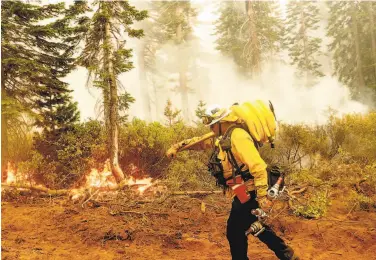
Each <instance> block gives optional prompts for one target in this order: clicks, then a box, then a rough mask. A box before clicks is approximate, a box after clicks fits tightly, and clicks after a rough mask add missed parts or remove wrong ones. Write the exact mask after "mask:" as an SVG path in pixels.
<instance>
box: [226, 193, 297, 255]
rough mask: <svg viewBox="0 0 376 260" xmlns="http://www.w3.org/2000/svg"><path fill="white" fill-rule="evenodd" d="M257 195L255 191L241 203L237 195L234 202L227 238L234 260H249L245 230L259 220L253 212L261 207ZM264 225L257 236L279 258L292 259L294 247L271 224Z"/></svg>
mask: <svg viewBox="0 0 376 260" xmlns="http://www.w3.org/2000/svg"><path fill="white" fill-rule="evenodd" d="M255 197H256V196H255V194H254V193H253V194H252V198H251V199H250V200H249V201H247V202H246V203H244V204H241V203H240V201H239V199H238V198H237V197H235V198H234V201H233V202H232V208H231V213H230V217H229V218H228V221H227V239H228V242H229V244H230V250H231V255H232V259H233V260H245V259H246V260H248V257H247V251H248V240H247V236H246V235H245V231H246V230H248V228H249V227H250V226H251V224H252V223H253V222H255V221H256V220H257V217H256V216H254V215H252V214H251V210H252V209H256V208H258V207H259V205H258V202H257V201H256V200H255ZM264 226H265V230H264V231H263V232H262V233H261V234H259V235H258V236H257V238H258V239H260V241H261V242H263V243H265V244H266V245H267V246H268V247H269V249H271V250H272V251H273V252H274V253H275V255H276V256H277V257H278V258H279V259H283V260H290V259H291V258H292V256H293V254H294V251H293V250H292V248H291V247H289V246H287V245H286V244H285V242H284V241H283V240H282V239H281V238H280V237H278V236H277V235H276V234H275V233H274V231H273V230H272V229H271V228H270V227H269V226H267V225H264Z"/></svg>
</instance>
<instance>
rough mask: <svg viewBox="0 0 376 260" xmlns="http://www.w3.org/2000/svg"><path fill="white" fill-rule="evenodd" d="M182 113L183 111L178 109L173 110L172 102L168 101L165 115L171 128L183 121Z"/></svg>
mask: <svg viewBox="0 0 376 260" xmlns="http://www.w3.org/2000/svg"><path fill="white" fill-rule="evenodd" d="M180 113H181V110H178V109H175V110H174V109H173V108H172V103H171V100H170V99H168V100H167V103H166V106H165V110H164V115H165V117H166V122H167V125H168V126H169V127H171V126H173V125H174V124H176V123H178V122H179V121H181V119H180Z"/></svg>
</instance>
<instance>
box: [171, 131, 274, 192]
mask: <svg viewBox="0 0 376 260" xmlns="http://www.w3.org/2000/svg"><path fill="white" fill-rule="evenodd" d="M219 140H220V139H216V140H215V139H214V138H210V139H206V140H203V141H202V137H193V138H191V139H188V140H184V141H182V142H180V143H179V144H178V147H176V148H177V149H178V150H179V148H183V147H184V146H186V145H189V148H188V149H189V150H203V149H210V148H213V147H214V145H216V146H219V148H220V152H219V154H218V159H220V160H221V162H222V166H223V170H224V173H223V174H224V177H225V178H229V177H231V175H232V165H231V163H230V162H229V160H228V158H227V154H226V152H224V151H222V149H221V147H220V145H219ZM196 142H197V143H196ZM231 152H232V153H233V154H234V157H235V160H236V162H237V164H238V165H241V164H245V167H247V168H248V169H249V171H250V173H251V174H252V176H253V177H254V180H249V181H248V182H247V183H246V185H247V189H248V191H252V190H254V189H255V188H256V190H257V196H259V197H261V196H265V195H266V194H267V189H268V179H267V173H266V166H267V165H266V163H265V162H264V160H263V159H262V158H261V156H260V153H259V152H258V150H257V148H256V147H255V145H254V143H253V140H252V137H251V136H250V135H249V134H248V133H247V131H245V130H244V129H242V128H235V129H234V130H233V131H232V134H231ZM247 168H244V169H247Z"/></svg>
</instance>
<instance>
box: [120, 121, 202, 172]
mask: <svg viewBox="0 0 376 260" xmlns="http://www.w3.org/2000/svg"><path fill="white" fill-rule="evenodd" d="M207 131H208V129H206V128H202V127H201V128H196V127H189V126H186V125H184V124H183V123H182V122H179V123H177V124H174V125H172V126H171V127H166V126H164V125H162V124H160V123H158V122H153V123H149V124H148V123H146V122H145V121H143V120H140V119H133V120H132V121H131V122H130V123H129V124H128V125H126V126H123V127H121V128H120V134H119V158H120V164H121V166H122V167H123V168H125V169H126V167H127V166H128V165H130V164H133V165H136V166H137V167H138V168H139V169H140V170H141V171H142V172H143V173H145V174H148V175H151V176H153V177H156V176H159V175H162V174H163V173H165V172H166V169H167V167H168V166H169V163H170V160H169V159H168V158H167V157H166V156H165V154H166V151H167V150H168V148H170V147H171V145H173V144H175V143H178V142H180V141H183V140H184V139H188V138H191V137H193V136H200V135H202V134H204V133H206V132H207ZM179 156H180V155H179ZM126 171H127V170H126Z"/></svg>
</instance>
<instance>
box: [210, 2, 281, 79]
mask: <svg viewBox="0 0 376 260" xmlns="http://www.w3.org/2000/svg"><path fill="white" fill-rule="evenodd" d="M244 4H245V9H244ZM220 12H221V16H220V18H219V19H218V20H217V22H216V34H217V35H218V40H217V49H218V50H220V51H221V52H222V53H224V54H225V55H229V56H231V57H232V58H233V59H234V61H235V62H236V63H237V64H238V65H239V67H240V68H241V69H242V71H244V72H245V73H247V74H250V75H252V76H255V77H257V76H258V75H259V74H260V72H261V69H262V64H263V62H265V61H266V60H268V59H271V58H272V57H273V54H275V52H276V51H277V50H278V48H279V45H280V38H281V30H282V28H281V20H280V18H279V13H278V9H277V6H276V4H275V3H273V2H261V1H257V2H256V1H249V0H248V1H245V2H240V3H239V2H236V1H229V2H224V3H222V7H221V9H220Z"/></svg>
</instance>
